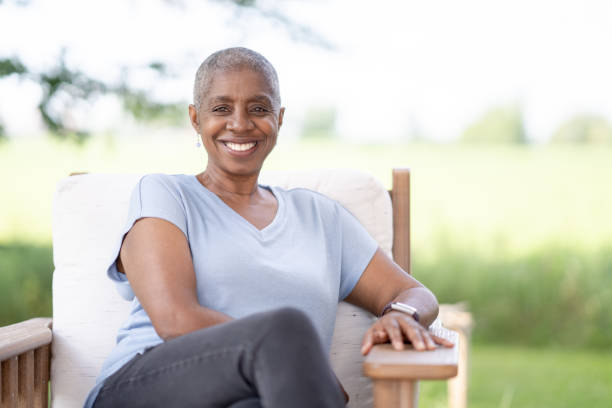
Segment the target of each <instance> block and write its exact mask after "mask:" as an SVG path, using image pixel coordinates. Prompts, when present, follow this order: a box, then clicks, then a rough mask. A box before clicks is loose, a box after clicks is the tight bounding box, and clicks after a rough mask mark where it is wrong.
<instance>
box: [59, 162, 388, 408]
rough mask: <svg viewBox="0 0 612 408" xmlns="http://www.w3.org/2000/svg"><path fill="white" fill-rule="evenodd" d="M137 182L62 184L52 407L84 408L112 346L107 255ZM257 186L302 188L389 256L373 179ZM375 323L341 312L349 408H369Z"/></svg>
mask: <svg viewBox="0 0 612 408" xmlns="http://www.w3.org/2000/svg"><path fill="white" fill-rule="evenodd" d="M141 176H142V175H134V174H115V175H110V174H87V175H79V176H72V177H68V178H65V179H63V180H62V181H60V183H59V185H58V188H57V192H56V195H55V199H54V206H53V260H54V264H55V271H54V274H53V345H52V356H53V357H52V362H51V379H52V381H51V392H52V404H53V405H54V406H56V407H62V408H63V407H81V406H82V404H83V402H84V400H85V396H86V395H87V393H88V391H89V389H91V387H93V385H94V383H95V378H96V377H97V375H98V373H99V371H100V368H101V366H102V363H103V361H104V360H105V358H106V356H107V355H108V354H109V353H110V351H111V349H112V348H113V347H114V345H115V336H116V334H117V330H118V329H119V326H120V325H121V323H122V322H123V320H124V319H125V318H126V317H127V315H128V313H129V310H130V305H131V303H130V302H127V301H125V300H123V299H122V298H121V297H120V296H119V294H118V293H117V292H116V290H115V286H114V285H113V283H112V282H111V281H110V280H109V279H108V278H107V277H106V273H105V268H106V267H107V266H108V265H107V263H108V261H109V260H108V256H109V254H111V253H112V249H113V248H112V246H113V244H114V243H115V240H116V238H117V236H118V235H119V234H120V233H121V229H122V228H123V226H124V221H125V217H126V215H127V209H128V205H129V199H130V193H131V191H132V188H133V187H134V185H135V184H136V183H137V182H138V180H139V179H140V177H141ZM261 183H263V184H270V185H277V186H280V187H283V188H292V187H304V188H309V189H312V190H315V191H318V192H320V193H322V194H325V195H327V196H329V197H331V198H333V199H335V200H337V201H339V202H340V203H341V204H342V205H344V207H346V208H347V209H348V210H349V211H351V213H353V215H355V216H356V217H357V219H359V221H360V222H361V223H362V224H363V225H364V227H365V228H366V229H367V230H368V231H369V232H370V234H371V235H372V236H373V237H374V238H375V239H376V240H377V241H378V242H379V244H380V246H381V248H383V250H385V252H387V253H389V254H390V253H391V244H392V241H393V236H392V231H393V222H392V210H391V201H390V199H389V195H388V193H387V191H386V190H385V189H384V187H383V186H382V185H381V184H380V183H379V182H378V181H377V180H376V179H374V178H373V177H371V176H369V175H367V174H363V173H359V172H355V171H347V170H325V171H310V172H290V173H289V172H287V173H268V174H265V175H262V178H261ZM372 319H373V317H372V316H371V315H369V314H368V313H366V312H364V311H362V310H360V309H358V308H355V307H354V306H352V305H349V304H346V303H342V304H341V305H340V307H339V309H338V315H337V321H336V330H335V332H334V339H333V344H332V349H331V357H332V364H333V366H334V369H335V370H336V373H337V374H338V377H339V378H340V380H341V381H342V383H343V384H344V385H345V388H346V389H347V391H348V392H349V394H350V395H351V404H350V406H351V407H366V406H371V404H372V396H371V387H370V385H369V381H368V380H367V379H365V378H364V377H362V375H361V363H362V358H361V354H360V352H359V345H360V343H361V336H362V335H363V332H364V331H365V330H366V328H367V327H368V326H369V325H370V324H371V322H372Z"/></svg>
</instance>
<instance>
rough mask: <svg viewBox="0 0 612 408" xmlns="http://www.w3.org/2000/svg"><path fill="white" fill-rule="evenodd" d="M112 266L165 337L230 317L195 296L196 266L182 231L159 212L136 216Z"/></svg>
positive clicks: (168, 338) (163, 337)
mask: <svg viewBox="0 0 612 408" xmlns="http://www.w3.org/2000/svg"><path fill="white" fill-rule="evenodd" d="M117 268H118V270H119V271H120V272H123V273H125V274H126V276H127V278H128V280H129V282H130V286H131V287H132V290H133V291H134V294H135V295H136V297H137V298H138V300H139V301H140V304H141V305H142V307H143V308H144V310H145V311H146V312H147V314H148V315H149V318H150V319H151V322H152V323H153V327H154V328H155V331H156V332H157V334H158V335H159V337H161V338H162V339H163V340H164V341H166V340H170V339H172V338H175V337H178V336H181V335H183V334H187V333H190V332H192V331H195V330H198V329H202V328H204V327H208V326H213V325H216V324H220V323H223V322H227V321H229V320H232V317H230V316H228V315H226V314H224V313H221V312H217V311H216V310H212V309H209V308H205V307H203V306H201V305H200V303H199V302H198V296H197V290H196V278H195V271H194V269H193V261H192V259H191V253H190V252H189V244H188V243H187V238H186V237H185V235H184V234H183V232H182V231H181V230H180V229H179V228H178V227H177V226H175V225H174V224H172V223H170V222H168V221H165V220H162V219H160V218H152V217H147V218H141V219H140V220H138V221H136V223H135V224H134V226H133V227H132V228H131V229H130V231H129V232H128V234H127V235H126V237H125V239H124V241H123V244H122V246H121V251H120V254H119V259H118V260H117Z"/></svg>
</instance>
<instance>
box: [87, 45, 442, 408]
mask: <svg viewBox="0 0 612 408" xmlns="http://www.w3.org/2000/svg"><path fill="white" fill-rule="evenodd" d="M284 111H285V109H284V108H283V107H281V104H280V94H279V87H278V79H277V75H276V72H275V70H274V68H273V67H272V65H271V64H270V63H269V62H268V61H267V60H266V59H265V58H264V57H263V56H261V55H260V54H258V53H256V52H254V51H251V50H248V49H245V48H230V49H226V50H222V51H218V52H216V53H214V54H212V55H211V56H209V57H208V58H207V59H206V60H205V61H204V62H203V63H202V65H201V66H200V68H199V70H198V72H197V75H196V80H195V86H194V104H193V105H190V106H189V116H190V118H191V123H192V125H193V128H194V129H195V131H196V132H197V133H198V135H199V137H200V138H201V141H202V143H203V144H204V147H205V148H206V151H207V153H208V164H207V167H206V170H205V171H204V172H202V173H200V174H198V175H196V176H188V175H174V176H168V175H160V174H158V175H148V176H145V177H143V178H142V179H141V180H140V182H139V184H138V186H137V187H136V188H135V190H134V192H133V194H132V201H131V204H130V212H129V216H128V222H127V225H126V228H125V233H124V236H122V239H120V240H119V241H118V243H117V248H116V252H115V253H113V254H112V263H111V266H110V267H109V269H108V274H109V276H110V277H111V279H114V280H115V281H117V282H118V283H119V285H120V287H121V288H122V291H123V293H124V295H126V297H127V298H129V299H133V310H132V312H131V314H130V317H129V318H128V320H127V322H126V323H125V324H124V326H123V327H122V328H121V329H120V331H119V335H118V338H117V346H116V347H115V349H114V350H113V352H112V353H111V355H110V356H109V358H108V359H107V361H106V363H105V365H104V367H103V369H102V373H101V374H100V377H99V378H98V382H97V385H96V387H95V388H94V390H92V392H91V393H90V396H89V398H88V401H87V402H86V406H91V405H94V406H95V407H121V406H126V407H128V406H129V407H138V406H143V407H152V406H160V407H169V406H171V407H183V406H185V407H187V406H199V407H209V406H210V407H228V406H231V407H232V408H237V407H242V408H244V407H262V406H263V407H339V406H343V405H344V404H345V403H346V400H347V396H346V394H345V393H343V391H344V390H343V388H342V386H341V385H340V384H339V382H338V380H337V379H336V378H335V376H334V374H333V372H332V369H331V366H330V363H329V359H328V353H329V346H330V343H331V337H332V333H333V327H334V319H335V316H336V307H337V304H338V301H339V300H343V299H344V300H346V301H348V302H351V303H353V304H355V305H358V306H360V307H363V308H365V309H367V310H369V311H371V312H372V313H374V314H376V315H381V318H380V319H378V321H377V322H376V323H375V324H373V325H372V327H371V328H370V329H369V330H368V331H367V332H366V334H365V336H364V340H363V346H362V353H364V354H367V353H368V352H369V351H370V349H371V348H372V346H373V345H374V344H376V343H382V342H388V341H390V342H391V343H392V344H393V346H394V347H395V348H396V349H398V350H400V349H402V348H403V344H404V339H407V340H409V341H411V342H412V344H413V345H414V347H415V348H416V349H417V350H430V349H433V348H435V347H436V343H438V344H442V345H447V346H450V345H451V344H450V343H448V342H447V341H446V340H444V339H441V338H437V337H435V336H433V335H432V334H430V333H429V332H428V330H427V329H426V327H428V326H429V324H430V323H431V322H432V321H433V320H434V319H435V317H436V315H437V308H438V305H437V302H436V299H435V297H434V296H433V294H432V293H431V292H430V291H429V290H427V289H426V288H425V287H423V286H422V285H421V284H420V283H419V282H417V281H416V280H414V279H413V278H412V277H410V276H409V275H408V274H406V273H405V272H404V271H402V270H401V269H400V268H399V267H398V266H397V265H396V264H395V263H393V261H392V260H390V259H389V258H388V257H387V256H386V255H385V254H384V253H383V252H382V251H381V250H380V249H379V248H378V246H377V244H376V242H375V241H374V240H373V239H372V238H371V237H370V236H369V235H368V234H367V232H366V231H365V230H364V229H363V227H362V226H361V225H360V224H359V223H358V222H357V221H356V220H355V218H353V217H352V215H351V214H350V213H348V211H346V210H345V209H344V208H342V206H340V205H339V204H338V203H336V202H334V201H333V200H330V199H328V198H326V197H324V196H322V195H320V194H317V193H315V192H312V191H309V190H305V189H293V190H288V191H285V190H282V189H279V188H275V187H267V186H262V185H259V184H258V182H257V180H258V176H259V172H260V169H261V167H262V165H263V162H264V160H265V158H266V157H267V156H268V154H269V153H270V151H271V150H272V149H273V148H274V146H275V144H276V139H277V135H278V130H279V128H280V127H281V125H282V123H283V115H284ZM393 302H401V303H404V304H407V305H409V306H410V307H412V308H414V309H409V310H408V313H406V312H400V311H396V310H392V307H391V306H390V305H391V304H392V303H393Z"/></svg>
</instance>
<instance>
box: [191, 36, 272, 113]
mask: <svg viewBox="0 0 612 408" xmlns="http://www.w3.org/2000/svg"><path fill="white" fill-rule="evenodd" d="M243 68H247V69H250V70H252V71H255V72H258V73H261V74H262V75H263V76H264V77H265V78H266V80H267V82H268V84H269V85H270V88H271V91H272V99H273V100H272V103H274V104H275V105H276V107H280V103H281V101H280V91H279V87H278V75H277V74H276V70H275V69H274V67H273V66H272V64H270V61H268V60H267V59H266V58H265V57H264V56H263V55H261V54H260V53H258V52H255V51H253V50H250V49H248V48H244V47H233V48H226V49H224V50H220V51H217V52H215V53H213V54H211V55H210V56H209V57H208V58H206V59H205V60H204V62H202V64H201V65H200V68H198V72H197V73H196V76H195V82H194V84H193V104H194V105H195V106H196V108H197V109H199V108H200V104H201V103H202V99H203V97H204V95H206V93H207V92H208V90H209V89H210V86H211V82H212V79H213V77H214V75H215V73H217V72H227V71H234V70H239V69H243Z"/></svg>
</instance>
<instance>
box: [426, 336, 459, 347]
mask: <svg viewBox="0 0 612 408" xmlns="http://www.w3.org/2000/svg"><path fill="white" fill-rule="evenodd" d="M431 338H432V339H433V341H435V342H436V344H440V345H442V346H444V347H455V343H453V342H452V341H450V340H447V339H445V338H444V337H440V336H436V335H435V334H431Z"/></svg>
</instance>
